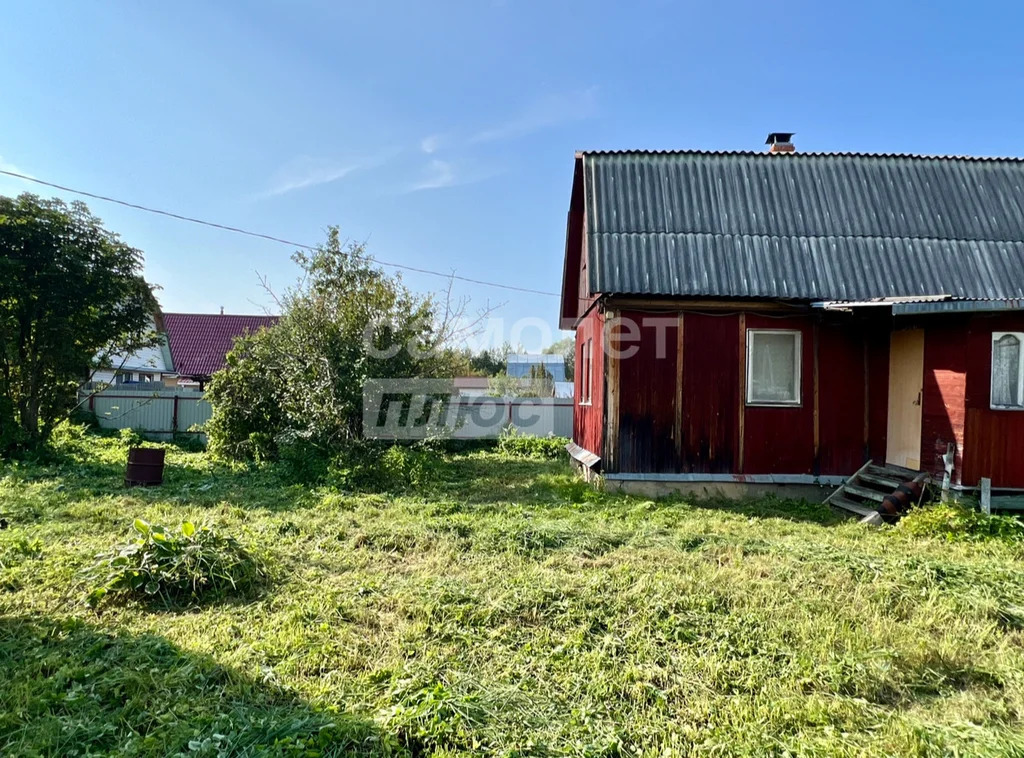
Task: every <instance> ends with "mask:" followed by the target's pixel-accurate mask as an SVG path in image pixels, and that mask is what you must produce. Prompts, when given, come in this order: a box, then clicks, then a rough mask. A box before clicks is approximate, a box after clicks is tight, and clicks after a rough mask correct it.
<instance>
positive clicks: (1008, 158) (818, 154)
mask: <svg viewBox="0 0 1024 758" xmlns="http://www.w3.org/2000/svg"><path fill="white" fill-rule="evenodd" d="M603 155H664V156H673V155H710V156H743V157H747V156H749V157H763V158H771V159H779V158H782V159H783V160H799V159H800V158H889V159H891V158H901V159H908V160H929V161H969V162H979V163H1024V156H1013V155H929V154H926V153H863V152H857V151H848V150H843V151H803V152H801V151H799V150H798V151H795V152H792V153H769V152H766V151H763V150H701V149H678V150H675V149H672V150H644V149H627V150H577V151H576V157H577V158H580V157H586V156H603Z"/></svg>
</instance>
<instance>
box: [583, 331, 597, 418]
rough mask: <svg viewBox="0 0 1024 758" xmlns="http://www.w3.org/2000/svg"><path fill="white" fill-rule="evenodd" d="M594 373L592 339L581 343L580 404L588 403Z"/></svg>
mask: <svg viewBox="0 0 1024 758" xmlns="http://www.w3.org/2000/svg"><path fill="white" fill-rule="evenodd" d="M593 374H594V356H593V345H592V339H588V340H587V341H586V342H584V343H583V350H582V355H580V405H590V402H591V399H590V385H591V382H592V381H593Z"/></svg>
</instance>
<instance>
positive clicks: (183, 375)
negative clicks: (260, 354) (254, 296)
mask: <svg viewBox="0 0 1024 758" xmlns="http://www.w3.org/2000/svg"><path fill="white" fill-rule="evenodd" d="M275 323H277V316H233V315H229V314H224V313H221V314H215V313H212V314H211V313H165V314H163V327H164V332H165V333H166V335H167V341H168V344H169V346H170V353H171V359H172V361H173V364H174V370H175V371H176V372H177V374H178V376H179V380H178V383H179V384H182V385H186V386H189V385H198V386H199V388H200V389H202V388H203V387H204V385H205V383H206V382H207V381H209V379H210V377H211V376H212V375H213V374H214V373H215V372H216V371H218V370H220V369H221V368H223V367H224V361H225V359H226V357H227V354H228V352H229V351H230V350H231V348H232V347H233V346H234V343H235V339H236V338H237V337H241V336H242V335H244V334H254V333H256V332H258V331H259V330H260V329H263V328H265V327H269V326H272V325H273V324H275Z"/></svg>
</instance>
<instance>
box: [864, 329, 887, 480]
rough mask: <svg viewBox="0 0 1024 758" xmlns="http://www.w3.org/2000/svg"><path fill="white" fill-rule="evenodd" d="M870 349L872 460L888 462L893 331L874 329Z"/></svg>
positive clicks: (869, 338) (870, 447) (870, 438)
mask: <svg viewBox="0 0 1024 758" xmlns="http://www.w3.org/2000/svg"><path fill="white" fill-rule="evenodd" d="M866 341H867V350H868V429H869V435H868V457H869V458H870V459H871V460H873V461H874V462H875V463H885V446H886V443H887V439H888V433H889V430H888V427H889V328H888V326H886V327H885V328H878V329H871V330H870V331H868V332H867V336H866Z"/></svg>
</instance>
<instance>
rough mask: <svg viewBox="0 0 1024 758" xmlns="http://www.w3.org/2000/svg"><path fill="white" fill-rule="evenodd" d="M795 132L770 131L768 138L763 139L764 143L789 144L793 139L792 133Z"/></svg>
mask: <svg viewBox="0 0 1024 758" xmlns="http://www.w3.org/2000/svg"><path fill="white" fill-rule="evenodd" d="M794 134H796V132H771V133H770V134H769V135H768V139H766V140H765V141H764V144H766V145H780V144H789V143H790V142H792V141H793V135H794Z"/></svg>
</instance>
